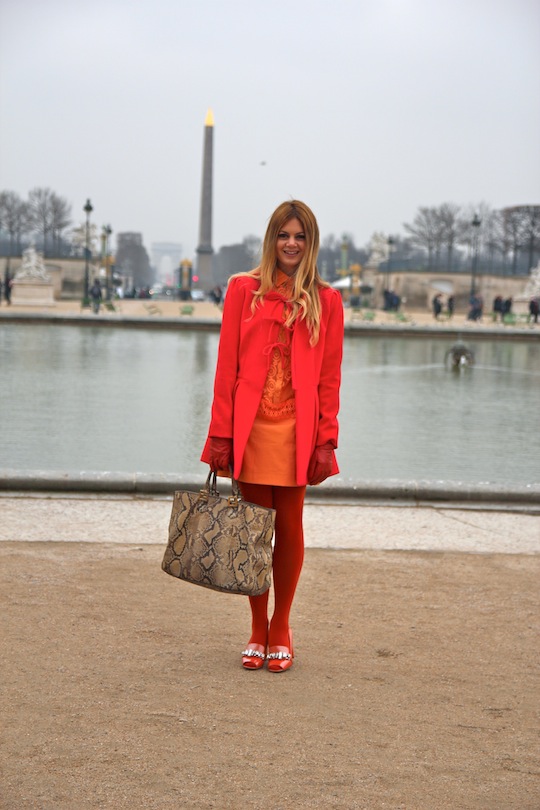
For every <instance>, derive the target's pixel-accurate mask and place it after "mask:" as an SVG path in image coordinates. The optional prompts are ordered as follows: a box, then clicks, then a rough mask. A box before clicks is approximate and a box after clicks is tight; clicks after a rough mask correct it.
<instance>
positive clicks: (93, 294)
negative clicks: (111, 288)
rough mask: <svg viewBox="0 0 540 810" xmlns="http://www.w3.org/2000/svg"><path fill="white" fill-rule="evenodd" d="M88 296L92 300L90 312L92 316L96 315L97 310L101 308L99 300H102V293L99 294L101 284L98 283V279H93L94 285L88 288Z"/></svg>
mask: <svg viewBox="0 0 540 810" xmlns="http://www.w3.org/2000/svg"><path fill="white" fill-rule="evenodd" d="M88 295H89V296H90V298H91V299H92V310H93V311H94V314H95V315H97V314H98V313H99V308H100V306H101V300H102V298H103V293H102V292H101V284H100V283H99V279H97V278H96V279H95V280H94V283H93V284H92V286H91V287H90V289H89V291H88Z"/></svg>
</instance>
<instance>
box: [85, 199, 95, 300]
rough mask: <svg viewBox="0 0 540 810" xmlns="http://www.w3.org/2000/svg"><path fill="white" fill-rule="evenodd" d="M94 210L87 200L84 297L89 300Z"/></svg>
mask: <svg viewBox="0 0 540 810" xmlns="http://www.w3.org/2000/svg"><path fill="white" fill-rule="evenodd" d="M93 210H94V209H93V208H92V203H91V202H90V200H86V205H85V206H84V208H83V211H84V212H85V214H86V242H85V249H84V255H85V261H84V297H85V298H88V288H89V283H88V276H89V273H90V267H89V260H90V214H91V213H92V211H93Z"/></svg>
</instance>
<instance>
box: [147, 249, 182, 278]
mask: <svg viewBox="0 0 540 810" xmlns="http://www.w3.org/2000/svg"><path fill="white" fill-rule="evenodd" d="M150 256H151V260H152V267H153V268H154V270H155V273H156V278H158V279H159V280H160V281H166V280H168V279H169V277H170V281H171V282H174V277H175V275H176V274H177V273H178V268H179V266H180V261H181V259H182V245H180V244H179V243H178V242H152V245H151V247H150Z"/></svg>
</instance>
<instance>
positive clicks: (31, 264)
mask: <svg viewBox="0 0 540 810" xmlns="http://www.w3.org/2000/svg"><path fill="white" fill-rule="evenodd" d="M23 279H32V280H34V281H35V280H38V281H46V282H49V281H50V280H51V277H50V276H49V274H48V273H47V270H46V269H45V265H44V263H43V255H42V254H41V253H38V252H37V250H36V249H35V247H34V245H30V247H29V248H27V249H26V250H25V251H24V252H23V262H22V264H21V266H20V267H19V268H18V270H17V271H16V273H15V281H22V280H23Z"/></svg>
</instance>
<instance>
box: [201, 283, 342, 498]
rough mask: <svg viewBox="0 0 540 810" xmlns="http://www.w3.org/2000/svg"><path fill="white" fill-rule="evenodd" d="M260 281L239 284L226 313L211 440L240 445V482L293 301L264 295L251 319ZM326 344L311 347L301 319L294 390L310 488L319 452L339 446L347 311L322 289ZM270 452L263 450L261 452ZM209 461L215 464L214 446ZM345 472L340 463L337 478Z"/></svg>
mask: <svg viewBox="0 0 540 810" xmlns="http://www.w3.org/2000/svg"><path fill="white" fill-rule="evenodd" d="M258 286H259V281H258V279H256V278H253V277H252V276H241V277H238V278H234V279H232V281H231V282H230V283H229V287H228V289H227V295H226V298H225V304H224V307H223V320H222V325H221V336H220V341H219V350H218V361H217V368H216V377H215V382H214V401H213V404H212V416H211V421H210V429H209V431H208V436H209V437H210V436H214V437H221V438H232V439H233V447H234V476H235V478H237V477H238V476H239V475H240V471H241V469H242V460H243V457H244V450H245V447H246V444H247V440H248V437H249V434H250V431H251V428H252V426H253V422H254V420H255V415H256V413H257V410H258V407H259V403H260V401H261V396H262V392H263V388H264V384H265V381H266V377H267V374H268V367H269V362H270V359H271V355H272V348H273V346H274V345H275V344H276V342H277V340H278V333H279V329H280V326H281V325H282V324H283V310H284V306H285V303H286V302H285V299H284V298H283V297H282V296H281V295H280V294H279V293H277V292H271V293H268V294H267V295H265V296H264V301H263V303H262V304H260V305H259V306H257V308H256V309H255V313H252V312H251V302H252V300H253V290H256V289H257V287H258ZM319 295H320V298H321V306H322V314H321V328H320V335H319V341H318V343H317V345H316V346H310V345H309V332H308V328H307V326H306V323H305V321H303V320H300V318H297V319H296V321H295V323H294V325H293V328H292V336H291V370H292V384H293V389H294V395H295V400H296V483H297V485H298V486H303V485H305V484H307V470H308V464H309V460H310V458H311V454H312V452H313V450H314V448H315V447H316V446H317V445H321V444H326V443H327V442H330V443H331V444H332V445H333V446H334V448H336V447H337V443H338V421H337V414H338V410H339V386H340V382H341V358H342V354H343V304H342V302H341V296H340V294H339V293H338V291H337V290H334V289H332V288H330V287H321V288H320V290H319ZM261 450H262V448H261ZM201 460H202V461H204V462H206V463H207V464H209V463H210V453H209V440H208V439H207V441H206V444H205V447H204V450H203V453H202V456H201ZM338 472H339V469H338V466H337V462H336V459H335V456H334V465H333V470H332V475H335V474H336V473H338Z"/></svg>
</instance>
